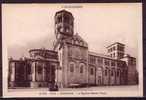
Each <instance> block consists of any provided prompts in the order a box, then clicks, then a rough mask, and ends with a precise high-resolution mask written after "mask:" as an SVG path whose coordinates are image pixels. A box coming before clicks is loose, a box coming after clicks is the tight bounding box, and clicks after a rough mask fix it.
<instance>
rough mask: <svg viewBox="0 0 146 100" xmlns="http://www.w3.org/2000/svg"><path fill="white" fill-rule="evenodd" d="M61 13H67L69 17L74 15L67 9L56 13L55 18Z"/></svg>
mask: <svg viewBox="0 0 146 100" xmlns="http://www.w3.org/2000/svg"><path fill="white" fill-rule="evenodd" d="M59 13H67V14H69V15H71V16H72V17H73V15H72V13H71V12H69V11H67V10H65V9H63V10H60V11H58V12H56V14H55V16H56V15H57V14H59Z"/></svg>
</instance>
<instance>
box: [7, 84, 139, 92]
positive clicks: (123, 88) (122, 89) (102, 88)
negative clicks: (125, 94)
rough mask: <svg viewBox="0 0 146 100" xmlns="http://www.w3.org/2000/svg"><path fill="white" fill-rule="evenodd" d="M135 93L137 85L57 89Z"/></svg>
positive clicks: (22, 89)
mask: <svg viewBox="0 0 146 100" xmlns="http://www.w3.org/2000/svg"><path fill="white" fill-rule="evenodd" d="M127 89H128V90H131V91H135V90H137V89H138V86H137V85H132V86H93V87H85V88H59V91H103V90H104V91H105V90H108V91H109V90H112V91H117V90H120V91H125V90H127ZM48 90H49V89H48V88H36V89H31V88H19V89H9V90H8V91H9V92H13V91H14V92H17V91H29V92H30V91H48Z"/></svg>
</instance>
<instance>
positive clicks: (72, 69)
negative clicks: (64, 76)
mask: <svg viewBox="0 0 146 100" xmlns="http://www.w3.org/2000/svg"><path fill="white" fill-rule="evenodd" d="M70 72H74V64H70Z"/></svg>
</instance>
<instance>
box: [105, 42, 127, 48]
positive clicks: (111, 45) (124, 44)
mask: <svg viewBox="0 0 146 100" xmlns="http://www.w3.org/2000/svg"><path fill="white" fill-rule="evenodd" d="M115 44H119V45H122V46H125V44H123V43H120V42H115V43H113V44H111V45H109V46H107V47H106V48H109V47H111V46H113V45H115Z"/></svg>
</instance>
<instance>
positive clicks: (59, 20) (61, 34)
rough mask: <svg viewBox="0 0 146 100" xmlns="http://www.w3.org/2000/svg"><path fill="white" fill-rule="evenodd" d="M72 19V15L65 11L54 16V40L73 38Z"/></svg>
mask: <svg viewBox="0 0 146 100" xmlns="http://www.w3.org/2000/svg"><path fill="white" fill-rule="evenodd" d="M73 30H74V18H73V16H72V14H71V13H70V12H68V11H66V10H61V11H58V12H56V14H55V35H56V39H57V40H58V39H59V40H63V39H65V38H67V37H71V36H73V33H74V32H73Z"/></svg>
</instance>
